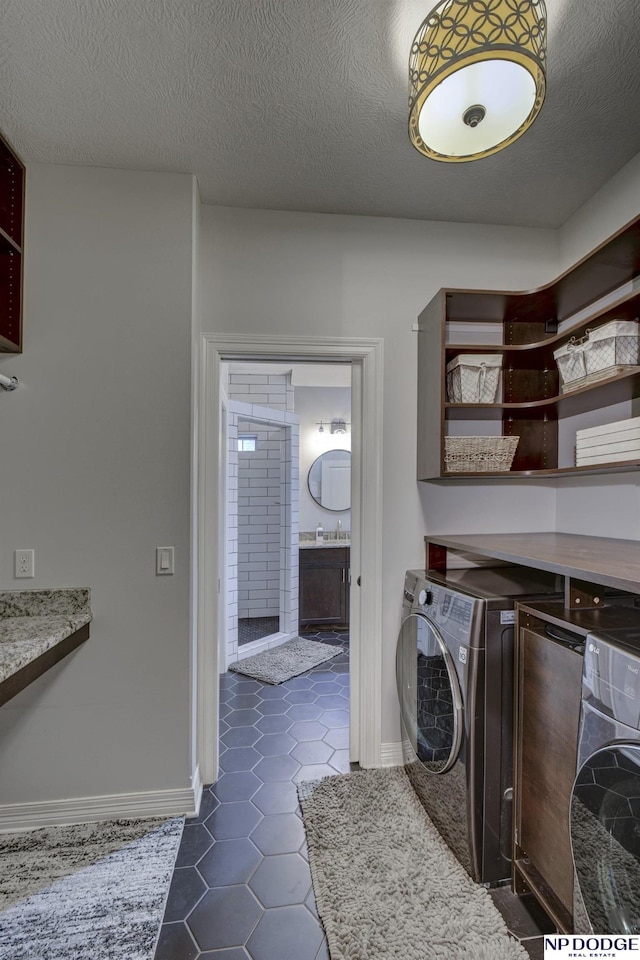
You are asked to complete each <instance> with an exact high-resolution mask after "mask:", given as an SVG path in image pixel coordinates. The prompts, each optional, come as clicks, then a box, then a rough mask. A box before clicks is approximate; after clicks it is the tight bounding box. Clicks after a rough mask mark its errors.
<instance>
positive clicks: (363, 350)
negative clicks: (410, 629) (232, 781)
mask: <svg viewBox="0 0 640 960" xmlns="http://www.w3.org/2000/svg"><path fill="white" fill-rule="evenodd" d="M200 350H201V354H200V357H201V362H200V373H201V379H200V389H199V397H198V423H199V441H200V442H199V451H200V457H199V464H198V516H199V531H200V534H201V536H200V537H199V551H198V559H199V563H198V615H197V624H198V639H197V677H198V688H197V705H196V717H197V720H196V726H197V730H196V741H197V746H198V749H197V758H198V762H199V765H200V769H201V771H202V776H203V780H204V782H205V783H210V782H213V781H214V780H215V779H216V776H217V770H218V717H217V713H218V696H219V695H218V670H217V658H218V646H217V642H216V638H217V630H216V625H217V623H218V595H217V589H214V585H215V587H216V588H217V583H218V575H219V574H218V542H219V540H218V525H219V510H218V496H217V492H216V491H217V488H218V477H219V470H220V449H219V408H220V363H221V362H222V361H223V360H242V361H250V360H252V359H258V358H264V357H273V358H274V359H281V358H286V360H287V361H289V360H291V361H300V362H304V361H311V362H313V361H318V360H326V361H327V362H333V363H335V362H336V361H338V362H339V361H345V362H350V363H352V364H354V365H357V366H358V367H359V369H360V370H361V374H362V375H361V378H359V382H361V398H360V410H361V420H362V431H361V450H362V469H361V472H360V476H361V478H362V479H361V482H360V484H359V488H360V489H359V490H358V489H356V490H354V494H355V496H354V508H355V509H354V513H355V512H356V511H358V512H359V517H358V520H357V521H356V523H358V524H359V528H360V537H359V538H357V539H356V538H355V537H353V536H352V543H351V564H352V589H351V599H352V610H353V609H354V608H355V609H357V611H358V612H357V613H356V614H355V616H356V622H357V624H358V630H357V636H355V637H354V641H355V642H354V644H353V645H352V654H353V658H352V659H353V663H354V666H353V667H352V677H353V687H352V690H353V691H355V696H354V700H353V703H354V706H355V709H356V712H357V717H356V723H355V726H353V727H352V734H355V736H356V738H357V743H355V744H353V743H352V753H353V754H354V756H355V758H356V759H358V760H359V762H360V764H361V765H362V766H365V767H374V766H378V765H379V763H380V755H381V712H382V690H381V664H382V606H381V596H382V534H381V530H382V523H381V521H382V412H383V408H382V385H383V369H382V363H383V341H382V340H380V339H373V338H371V339H364V338H362V339H360V338H330V337H299V336H284V335H283V336H281V337H279V336H253V335H252V336H241V335H234V334H214V333H205V334H202V337H201V341H200ZM365 477H366V483H365V482H364V478H365ZM352 527H353V528H354V530H355V529H357V526H356V524H355V523H353V524H352ZM358 577H360V578H361V584H362V585H361V587H357V586H356V581H357V579H358ZM364 636H366V638H367V655H366V657H361V656H360V651H359V649H358V641H359V638H360V637H364Z"/></svg>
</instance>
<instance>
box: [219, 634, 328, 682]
mask: <svg viewBox="0 0 640 960" xmlns="http://www.w3.org/2000/svg"><path fill="white" fill-rule="evenodd" d="M339 653H342V647H334V646H331V644H328V643H320V642H319V641H318V640H304V639H303V638H302V637H294V638H293V640H286V641H285V642H284V643H281V644H280V646H279V647H272V648H271V650H263V651H262V653H256V654H255V656H253V657H245V658H244V660H238V661H237V662H236V663H232V664H231V665H230V666H229V670H233V671H234V672H235V673H244V674H246V675H247V676H248V677H253V679H254V680H263V681H264V683H284V681H285V680H290V679H291V677H297V676H299V675H300V674H301V673H306V672H307V670H311V667H317V666H318V664H319V663H324V662H325V660H331V659H332V658H333V657H337V656H338V654H339Z"/></svg>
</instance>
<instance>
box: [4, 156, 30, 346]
mask: <svg viewBox="0 0 640 960" xmlns="http://www.w3.org/2000/svg"><path fill="white" fill-rule="evenodd" d="M24 179H25V177H24V166H23V164H22V163H21V161H20V160H19V159H18V157H17V156H16V154H15V153H14V152H13V150H12V149H11V147H10V146H9V144H8V143H7V142H6V141H5V140H4V139H3V138H2V137H0V353H20V351H21V350H22V235H23V219H24Z"/></svg>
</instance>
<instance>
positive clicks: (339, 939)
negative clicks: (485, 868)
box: [298, 767, 527, 960]
mask: <svg viewBox="0 0 640 960" xmlns="http://www.w3.org/2000/svg"><path fill="white" fill-rule="evenodd" d="M298 795H299V797H300V805H301V807H302V813H303V817H304V826H305V830H306V834H307V842H308V846H309V863H310V866H311V876H312V879H313V889H314V892H315V896H316V903H317V908H318V914H319V916H320V919H321V920H322V923H323V925H324V928H325V931H326V934H327V940H328V943H329V953H330V955H331V960H398V958H402V960H526V958H527V953H526V951H525V950H524V948H523V947H522V946H521V945H520V944H519V943H518V941H517V940H514V939H513V938H512V937H510V936H509V933H508V931H507V928H506V926H505V923H504V920H503V919H502V917H501V915H500V913H499V912H498V910H497V908H496V907H495V906H494V904H493V902H492V901H491V898H490V896H489V894H488V892H487V890H485V888H484V887H481V886H479V885H478V884H475V883H474V882H473V881H472V880H471V878H470V877H469V876H468V874H467V873H466V871H465V870H464V869H463V867H461V866H460V864H459V863H458V861H457V860H456V858H455V857H454V855H453V854H452V853H451V851H450V850H449V848H448V847H447V846H446V844H445V843H444V841H443V840H442V838H441V837H440V834H439V833H438V831H437V830H436V828H435V827H434V826H433V824H432V823H431V820H430V819H429V817H428V816H427V814H426V813H425V811H424V808H423V807H422V805H421V804H420V802H419V800H418V798H417V797H416V794H415V793H414V791H413V789H412V787H411V784H410V783H409V780H408V778H407V776H406V774H405V772H404V770H403V769H402V768H401V767H397V768H396V767H393V768H385V769H375V770H360V771H357V772H355V773H348V774H341V775H340V776H336V777H326V778H325V779H323V780H317V781H311V782H308V783H301V784H299V786H298Z"/></svg>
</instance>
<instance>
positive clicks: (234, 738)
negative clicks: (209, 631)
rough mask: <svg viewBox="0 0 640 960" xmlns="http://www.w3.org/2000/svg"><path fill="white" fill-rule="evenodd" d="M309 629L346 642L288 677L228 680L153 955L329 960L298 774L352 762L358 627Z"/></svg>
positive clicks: (202, 959) (189, 959) (161, 959)
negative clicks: (211, 772)
mask: <svg viewBox="0 0 640 960" xmlns="http://www.w3.org/2000/svg"><path fill="white" fill-rule="evenodd" d="M305 636H307V638H308V639H316V640H321V641H322V642H323V643H331V644H333V645H335V646H337V647H340V648H341V652H340V653H339V654H338V656H336V657H335V658H334V659H333V660H331V661H328V662H326V663H322V664H320V665H319V666H317V667H315V668H314V669H313V670H309V671H308V672H307V673H305V674H302V675H301V676H299V677H293V678H292V679H291V680H288V681H286V682H285V683H282V684H280V685H279V686H272V685H270V684H265V683H260V682H259V681H256V680H252V679H250V678H249V677H243V676H242V675H241V674H237V673H225V674H224V675H223V676H222V677H221V678H220V691H221V693H220V717H221V724H220V733H221V736H220V777H219V779H218V781H217V783H216V784H214V785H212V786H209V787H205V790H204V793H203V797H202V803H201V807H200V814H199V816H198V817H197V818H195V819H192V820H187V822H186V824H185V828H184V834H183V837H182V842H181V845H180V849H179V851H178V857H177V860H176V869H175V871H174V874H173V878H172V881H171V887H170V890H169V896H168V898H167V905H166V909H165V916H164V921H163V924H162V928H161V931H160V937H159V940H158V945H157V948H156V953H155V960H279V958H281V957H295V960H328V957H329V954H328V951H327V946H326V940H325V937H324V933H323V930H322V926H321V925H320V922H319V920H318V915H317V913H316V907H315V900H314V897H313V889H312V886H311V874H310V872H309V864H308V861H307V851H306V843H305V837H304V827H303V825H302V820H301V816H300V808H299V806H298V796H297V793H296V784H297V783H300V782H301V781H302V780H310V779H315V778H316V777H320V776H330V775H332V774H335V773H346V772H347V771H348V770H349V751H348V746H349V673H348V671H349V635H348V634H345V633H339V632H337V631H330V630H323V631H322V632H321V633H317V634H306V635H305ZM222 718H224V719H222Z"/></svg>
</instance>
